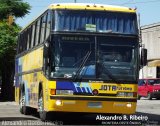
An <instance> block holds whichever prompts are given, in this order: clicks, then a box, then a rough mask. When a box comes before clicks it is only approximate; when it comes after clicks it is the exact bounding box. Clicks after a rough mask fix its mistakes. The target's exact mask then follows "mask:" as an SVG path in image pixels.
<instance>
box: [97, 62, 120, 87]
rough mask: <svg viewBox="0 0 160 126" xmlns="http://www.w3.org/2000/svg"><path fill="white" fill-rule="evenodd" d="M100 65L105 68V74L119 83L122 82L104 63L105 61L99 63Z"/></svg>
mask: <svg viewBox="0 0 160 126" xmlns="http://www.w3.org/2000/svg"><path fill="white" fill-rule="evenodd" d="M98 64H99V65H100V67H101V68H102V69H103V71H104V72H105V74H107V76H108V77H109V78H110V79H112V81H114V82H115V83H117V84H120V83H121V82H120V81H119V80H117V79H116V78H115V77H114V76H113V75H112V73H111V72H110V71H109V70H108V69H107V67H106V66H105V65H104V63H98Z"/></svg>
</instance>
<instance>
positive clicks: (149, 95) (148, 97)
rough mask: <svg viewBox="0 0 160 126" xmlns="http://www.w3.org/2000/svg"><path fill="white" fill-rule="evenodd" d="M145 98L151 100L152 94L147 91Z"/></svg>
mask: <svg viewBox="0 0 160 126" xmlns="http://www.w3.org/2000/svg"><path fill="white" fill-rule="evenodd" d="M147 99H148V100H152V95H151V93H149V92H148V94H147Z"/></svg>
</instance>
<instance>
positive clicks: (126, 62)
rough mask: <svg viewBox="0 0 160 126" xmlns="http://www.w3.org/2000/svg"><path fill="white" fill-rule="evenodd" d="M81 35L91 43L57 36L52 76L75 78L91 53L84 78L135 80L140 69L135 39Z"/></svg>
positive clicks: (85, 65)
mask: <svg viewBox="0 0 160 126" xmlns="http://www.w3.org/2000/svg"><path fill="white" fill-rule="evenodd" d="M81 38H83V39H86V40H87V41H88V42H87V41H83V40H80V41H74V39H73V37H71V39H70V40H69V38H67V41H65V40H62V39H57V41H56V42H55V46H54V47H52V48H55V49H53V50H55V51H53V52H52V54H53V55H52V57H54V60H52V61H53V63H52V64H53V65H52V72H51V77H60V78H72V77H73V75H74V73H76V72H77V70H78V69H79V68H80V66H81V64H82V62H83V61H84V60H85V56H86V55H87V53H88V52H90V55H89V56H88V58H87V59H86V60H87V61H86V62H85V63H84V65H83V66H82V69H81V71H80V76H81V77H82V78H83V79H86V78H89V79H96V80H97V79H99V80H111V81H112V79H113V78H112V77H114V78H116V80H123V81H124V80H126V81H136V77H137V72H136V71H137V69H138V68H137V56H138V54H137V48H138V43H136V39H133V38H132V39H126V38H117V37H97V42H95V39H91V38H89V37H81ZM96 43H97V45H96ZM95 50H96V51H95ZM96 52H97V53H96ZM99 64H100V65H99ZM96 66H97V67H96ZM106 71H108V72H106ZM111 76H112V77H111Z"/></svg>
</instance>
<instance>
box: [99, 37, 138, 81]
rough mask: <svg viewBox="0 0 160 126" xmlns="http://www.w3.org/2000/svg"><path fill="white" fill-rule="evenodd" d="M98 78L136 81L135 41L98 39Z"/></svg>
mask: <svg viewBox="0 0 160 126" xmlns="http://www.w3.org/2000/svg"><path fill="white" fill-rule="evenodd" d="M98 41H99V60H100V61H99V62H100V64H101V65H100V66H101V68H99V69H98V70H99V72H98V73H99V78H101V79H111V77H110V76H112V78H113V77H114V78H115V79H116V80H126V81H131V80H133V81H136V77H137V71H138V70H137V56H138V54H137V52H138V50H137V49H138V44H137V43H135V41H136V40H135V39H128V38H114V37H109V38H107V37H101V38H99V40H98Z"/></svg>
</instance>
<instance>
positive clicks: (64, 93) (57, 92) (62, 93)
mask: <svg viewBox="0 0 160 126" xmlns="http://www.w3.org/2000/svg"><path fill="white" fill-rule="evenodd" d="M56 94H57V95H73V91H72V90H56Z"/></svg>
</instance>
